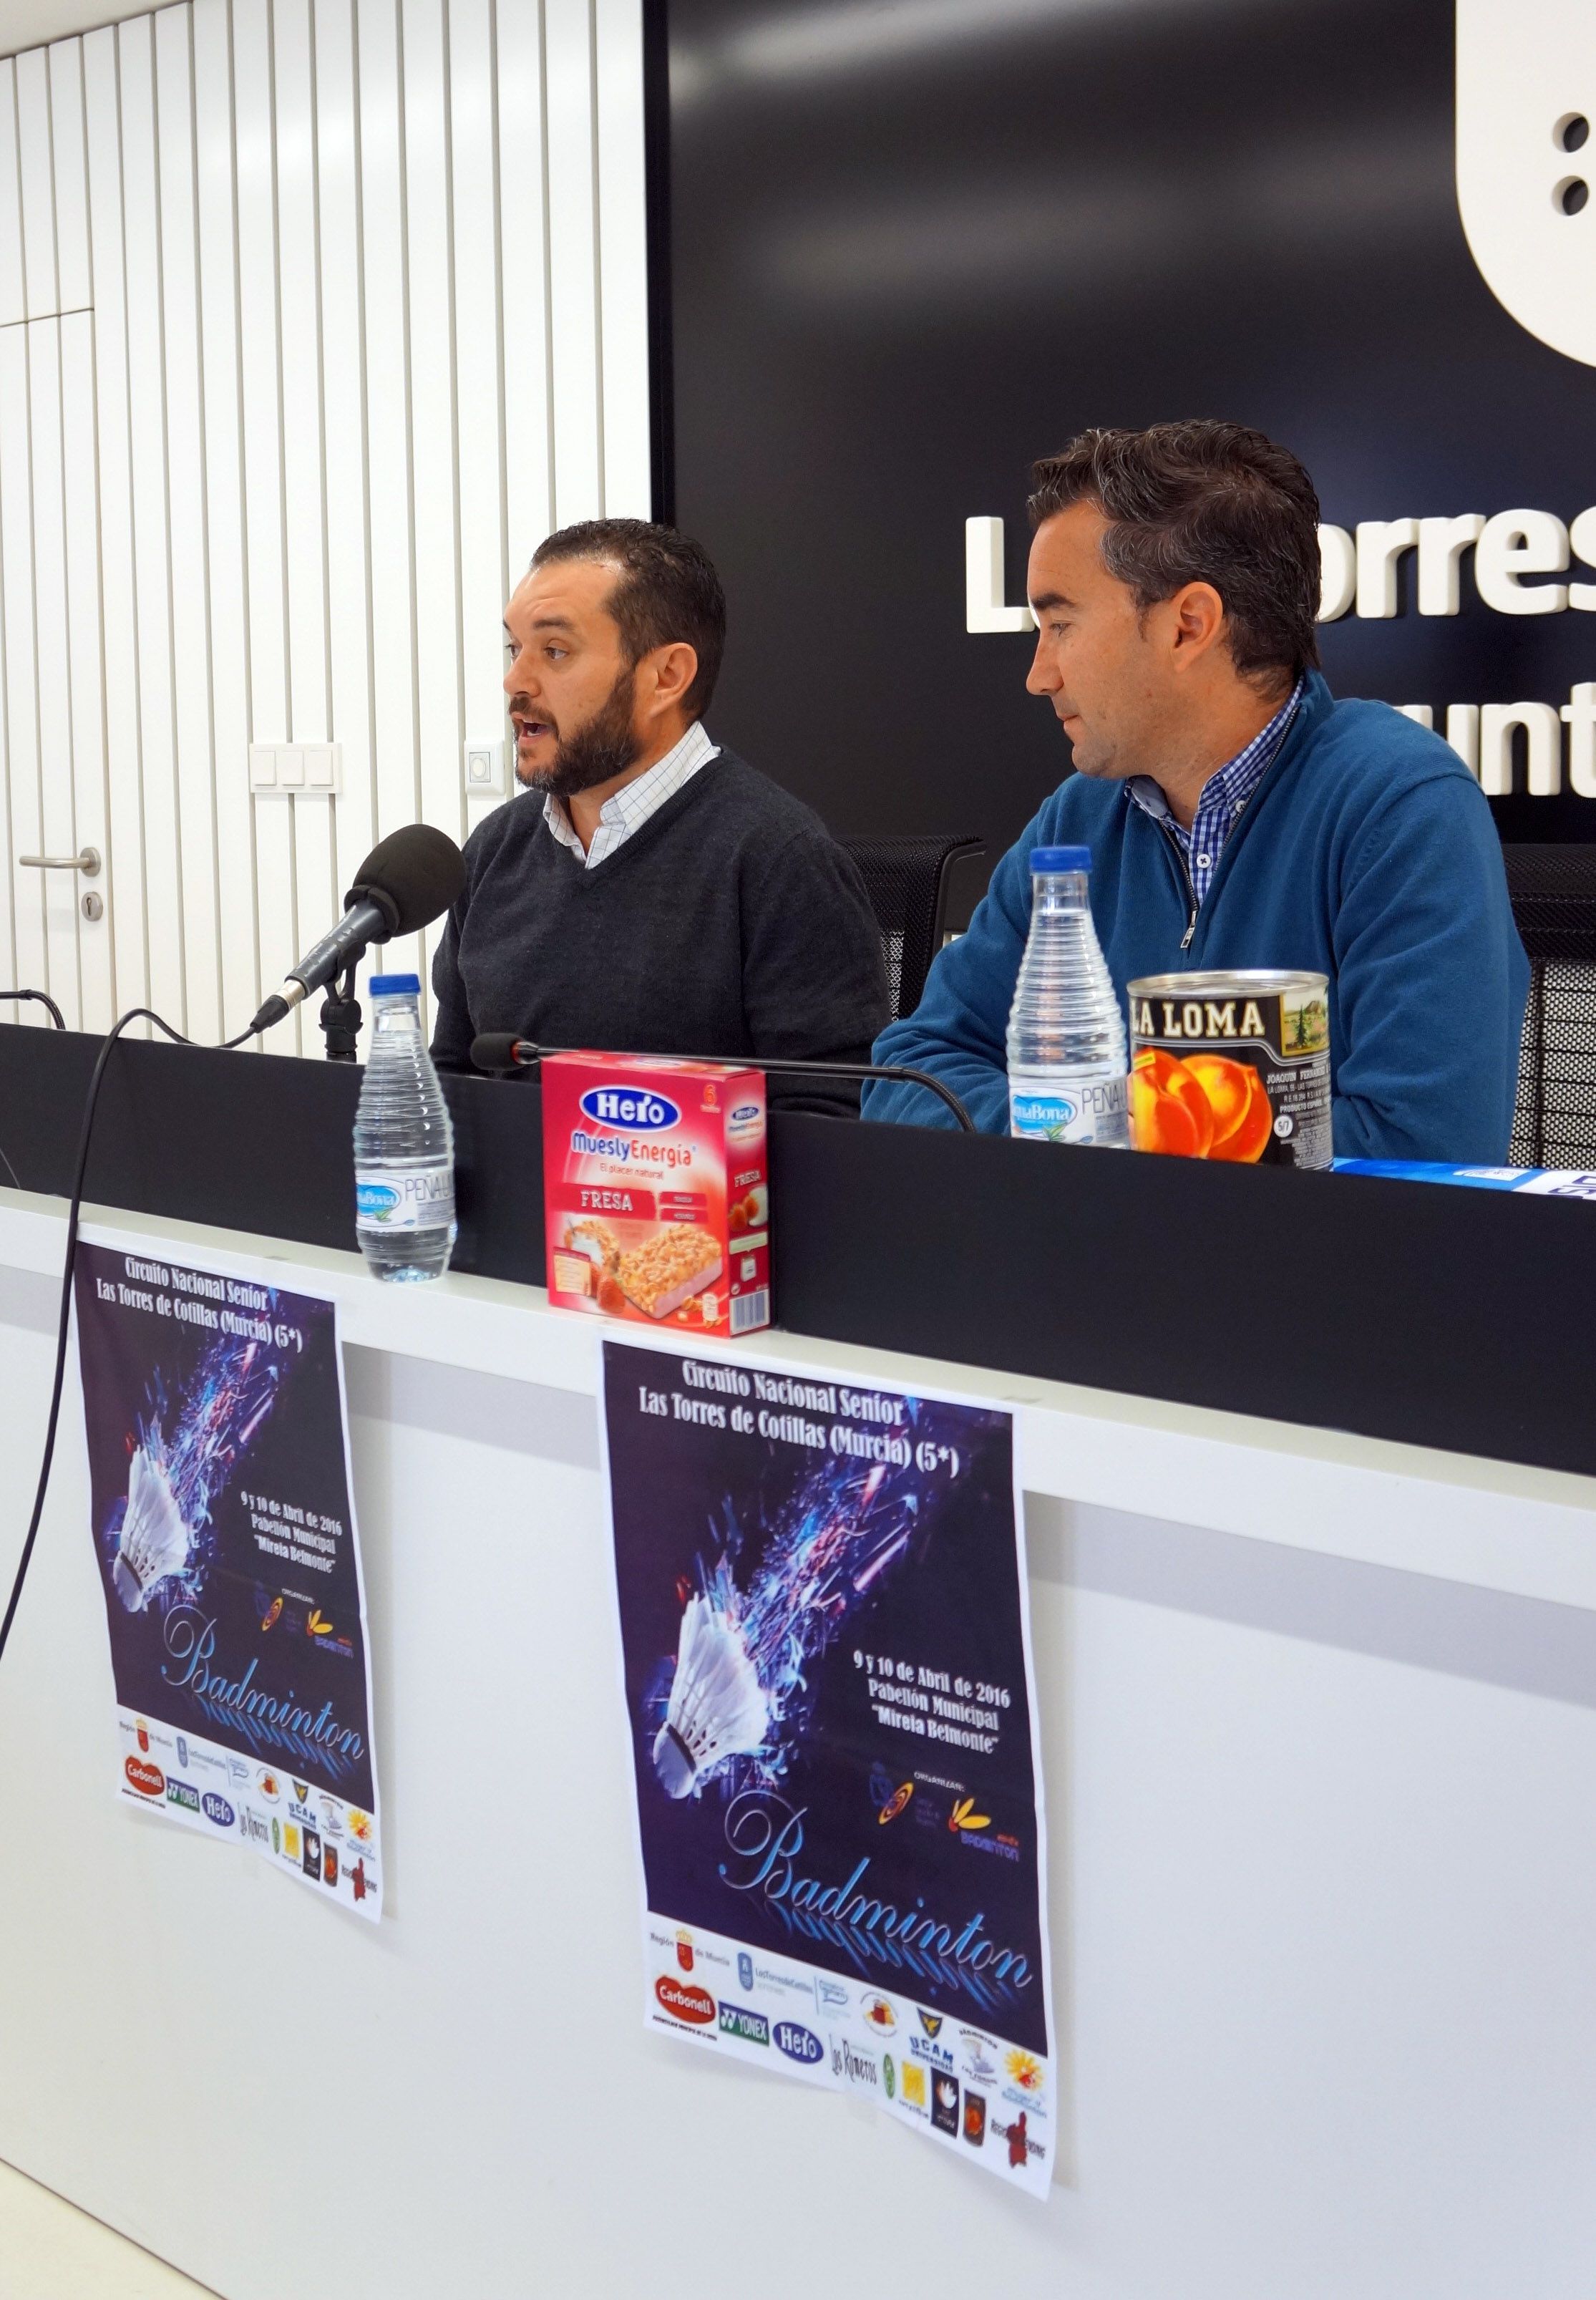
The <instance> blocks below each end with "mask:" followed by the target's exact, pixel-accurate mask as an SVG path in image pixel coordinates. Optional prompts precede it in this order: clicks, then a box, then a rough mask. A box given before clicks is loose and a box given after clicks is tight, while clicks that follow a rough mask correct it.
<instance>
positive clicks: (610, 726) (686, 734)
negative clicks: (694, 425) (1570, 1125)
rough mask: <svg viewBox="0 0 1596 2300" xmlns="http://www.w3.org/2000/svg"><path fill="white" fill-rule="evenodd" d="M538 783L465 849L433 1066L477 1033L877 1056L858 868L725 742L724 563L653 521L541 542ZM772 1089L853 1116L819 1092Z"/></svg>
mask: <svg viewBox="0 0 1596 2300" xmlns="http://www.w3.org/2000/svg"><path fill="white" fill-rule="evenodd" d="M504 629H505V634H506V644H507V648H508V652H509V655H510V668H509V671H508V672H507V673H506V676H505V679H504V687H505V691H506V693H507V694H508V696H509V697H510V717H511V724H512V725H513V727H514V729H515V749H516V768H515V771H516V776H517V779H518V780H519V781H520V783H522V784H523V785H524V786H525V787H524V789H523V790H522V791H521V792H520V794H519V795H518V796H516V797H515V798H513V799H511V801H510V802H509V803H508V804H506V805H504V806H502V807H499V808H497V809H495V812H493V813H492V814H490V815H489V816H488V817H487V819H486V821H484V822H482V823H480V824H478V828H477V829H476V830H474V831H473V832H472V834H471V836H470V838H469V839H468V840H467V841H466V847H465V862H466V883H465V891H464V892H463V894H462V895H461V897H460V900H459V901H458V902H457V903H456V904H455V905H454V907H453V910H452V911H451V912H450V914H449V923H448V927H447V929H446V930H445V937H444V940H443V942H442V944H441V946H439V949H438V952H437V955H436V959H435V960H434V962H433V969H432V987H433V990H434V993H435V994H436V1001H437V1023H436V1031H435V1033H434V1037H433V1042H432V1052H433V1055H434V1058H435V1060H436V1062H438V1063H440V1064H441V1065H443V1066H445V1067H447V1068H450V1069H453V1070H468V1069H469V1068H470V1046H471V1040H472V1038H474V1037H476V1036H477V1035H478V1032H481V1031H486V1030H495V1031H497V1030H511V1031H514V1032H516V1033H518V1034H519V1035H520V1036H521V1037H523V1038H532V1039H535V1040H536V1041H537V1042H538V1043H539V1044H541V1045H544V1046H594V1047H599V1048H603V1049H604V1050H606V1051H612V1052H616V1053H622V1052H624V1053H628V1054H709V1055H714V1056H723V1057H726V1058H728V1059H731V1060H737V1061H748V1062H752V1063H758V1062H759V1060H760V1059H761V1056H780V1055H786V1056H787V1057H788V1058H789V1059H791V1058H794V1057H795V1058H797V1059H800V1060H802V1061H805V1062H814V1063H824V1062H844V1063H863V1062H868V1061H869V1050H870V1044H871V1041H872V1039H873V1038H875V1036H876V1033H877V1031H878V1030H879V1029H881V1028H882V1027H883V1025H884V1024H885V1021H886V1015H887V999H886V987H885V975H884V971H883V967H882V960H881V941H880V936H879V933H878V931H877V926H876V921H875V918H874V915H873V914H872V912H871V910H870V906H869V900H868V898H867V896H866V895H865V891H864V887H863V885H862V883H861V881H860V876H859V873H858V871H856V870H855V869H854V867H853V865H852V862H850V861H849V859H848V857H847V855H845V854H844V853H843V851H842V849H841V848H840V847H839V846H837V845H836V843H835V840H834V839H832V838H831V837H830V836H829V835H828V834H827V830H826V828H825V825H824V824H823V823H822V822H821V821H820V820H819V816H818V815H815V814H813V813H811V812H810V809H809V808H808V807H806V806H804V805H803V804H802V803H801V802H800V801H799V800H797V799H795V798H793V797H791V796H789V795H788V794H787V793H786V791H784V790H782V789H780V788H778V787H777V785H776V784H775V783H772V782H770V781H769V780H768V779H767V778H766V777H765V776H763V775H761V774H758V773H756V772H755V771H754V770H753V768H752V767H750V766H748V765H746V764H745V763H744V761H743V760H741V759H739V758H738V757H737V756H736V754H735V753H734V752H731V751H727V750H725V749H723V748H721V747H719V746H718V745H716V744H715V743H714V742H713V741H711V737H710V736H709V735H708V733H707V732H706V731H705V729H704V725H703V713H704V712H705V710H706V709H707V708H708V706H709V701H710V697H711V694H712V693H713V691H714V686H715V677H716V673H717V672H718V671H719V667H720V656H721V651H722V646H723V644H724V640H725V635H726V603H725V599H724V597H723V596H722V593H721V588H720V582H719V577H718V576H717V575H716V572H715V570H714V567H713V565H712V564H711V561H710V559H709V557H708V554H706V553H705V552H704V551H703V550H702V549H701V547H700V546H698V545H697V544H696V543H694V542H693V541H691V540H690V539H689V537H686V536H684V535H679V534H677V531H676V530H675V529H672V528H669V527H658V526H653V525H651V524H650V523H649V522H648V521H644V520H633V519H610V520H589V521H585V522H584V523H583V524H581V525H580V526H578V527H568V528H563V529H561V530H560V532H559V533H558V534H556V535H551V536H550V537H548V539H547V541H546V542H544V543H543V544H541V545H540V546H538V550H537V553H536V556H535V558H534V559H533V562H532V565H531V568H530V571H528V575H527V578H526V580H525V581H524V582H523V583H522V584H521V586H520V589H519V590H518V591H517V592H516V594H515V596H514V597H513V598H512V599H511V602H510V604H509V606H508V607H507V608H506V610H505V612H504ZM771 1099H772V1101H773V1102H778V1103H781V1104H785V1105H786V1107H788V1108H792V1107H794V1105H796V1106H799V1107H802V1108H807V1109H811V1110H819V1111H827V1112H831V1111H835V1112H856V1111H857V1109H858V1107H859V1096H858V1089H857V1088H852V1087H850V1086H847V1085H846V1084H844V1083H843V1082H840V1081H839V1082H837V1083H835V1084H828V1083H827V1081H824V1080H820V1079H816V1080H813V1081H805V1082H804V1083H803V1084H802V1086H801V1087H794V1084H793V1082H791V1081H789V1082H788V1083H787V1084H786V1087H783V1086H782V1084H781V1082H780V1081H778V1080H776V1079H773V1080H772V1082H771Z"/></svg>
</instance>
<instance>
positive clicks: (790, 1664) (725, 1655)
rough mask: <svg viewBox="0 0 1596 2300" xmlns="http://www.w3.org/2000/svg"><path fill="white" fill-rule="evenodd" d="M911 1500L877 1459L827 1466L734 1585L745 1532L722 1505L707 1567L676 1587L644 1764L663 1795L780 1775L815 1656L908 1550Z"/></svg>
mask: <svg viewBox="0 0 1596 2300" xmlns="http://www.w3.org/2000/svg"><path fill="white" fill-rule="evenodd" d="M918 1520H919V1500H918V1497H917V1496H916V1495H915V1493H914V1492H913V1491H912V1490H908V1491H905V1490H901V1489H900V1487H899V1484H898V1482H897V1481H895V1480H889V1473H888V1471H886V1470H885V1468H883V1467H882V1466H881V1465H880V1464H878V1463H877V1464H876V1465H875V1466H873V1467H871V1468H870V1469H869V1470H861V1469H860V1468H859V1467H858V1466H857V1465H856V1464H853V1463H838V1462H828V1463H827V1464H826V1465H825V1466H824V1468H822V1469H819V1470H817V1471H815V1472H814V1474H813V1475H812V1476H811V1477H810V1478H809V1479H807V1480H806V1482H805V1484H804V1485H803V1487H802V1490H801V1491H800V1492H799V1493H798V1494H797V1496H795V1497H794V1500H793V1502H792V1503H791V1504H789V1505H788V1506H787V1507H786V1509H785V1510H783V1512H782V1513H781V1514H780V1515H779V1516H778V1517H777V1521H776V1522H775V1524H774V1525H773V1526H771V1527H770V1528H769V1531H768V1533H767V1536H766V1538H765V1541H764V1545H763V1554H762V1556H761V1560H760V1562H759V1563H758V1564H757V1565H756V1567H755V1568H754V1571H753V1573H752V1578H751V1579H750V1580H749V1583H748V1587H747V1588H746V1590H743V1589H739V1588H738V1586H737V1582H736V1574H735V1571H734V1560H735V1559H736V1557H737V1555H738V1554H739V1553H740V1552H741V1551H742V1549H743V1548H744V1546H745V1539H744V1533H743V1530H742V1529H741V1528H740V1527H739V1525H738V1524H737V1523H736V1518H735V1515H734V1513H732V1511H731V1509H730V1505H729V1504H728V1505H727V1518H726V1524H725V1529H724V1532H723V1536H722V1541H723V1546H722V1548H721V1553H720V1555H719V1558H718V1560H717V1561H716V1563H715V1565H714V1566H713V1568H712V1569H710V1570H706V1569H705V1567H704V1566H703V1564H702V1560H701V1561H700V1563H699V1577H700V1582H701V1586H700V1588H697V1589H696V1590H694V1589H692V1588H691V1587H690V1585H689V1584H687V1583H686V1581H684V1582H683V1583H682V1584H681V1585H680V1592H681V1596H682V1598H683V1601H684V1607H685V1610H684V1612H683V1614H682V1627H681V1636H680V1638H679V1640H678V1643H677V1657H676V1665H675V1669H674V1671H672V1673H671V1676H670V1679H669V1692H668V1694H666V1695H664V1696H663V1705H664V1717H663V1721H662V1723H661V1725H660V1727H659V1729H658V1731H657V1733H656V1734H655V1737H654V1742H653V1762H654V1771H655V1772H656V1773H657V1774H658V1776H659V1779H660V1781H661V1785H662V1787H663V1788H665V1790H666V1791H667V1793H668V1794H669V1796H673V1797H685V1796H697V1795H698V1794H699V1793H700V1791H701V1790H702V1788H704V1787H705V1785H706V1784H707V1783H709V1782H711V1781H716V1782H718V1783H719V1784H721V1785H722V1786H724V1787H726V1788H735V1787H736V1786H737V1785H738V1783H740V1782H741V1781H742V1780H743V1779H753V1780H757V1781H761V1782H763V1783H767V1784H769V1783H771V1782H774V1781H776V1780H778V1779H780V1778H781V1776H782V1775H783V1774H784V1773H785V1772H786V1769H787V1759H788V1752H789V1748H790V1745H791V1742H792V1739H793V1737H794V1732H795V1731H796V1730H797V1729H798V1728H799V1727H800V1726H801V1725H802V1719H803V1716H804V1714H805V1712H806V1707H807V1696H808V1695H809V1691H810V1678H811V1675H812V1671H813V1667H814V1664H815V1663H816V1662H817V1661H818V1660H819V1657H820V1655H821V1654H823V1653H824V1652H825V1651H826V1649H827V1646H829V1645H830V1644H831V1643H832V1642H833V1640H834V1639H835V1637H836V1636H837V1634H838V1632H839V1631H840V1630H841V1629H842V1626H843V1624H844V1621H846V1619H847V1618H848V1615H849V1614H850V1613H852V1611H853V1610H854V1608H855V1607H856V1606H857V1605H858V1604H860V1602H861V1601H862V1600H863V1599H864V1598H865V1597H866V1596H869V1595H872V1594H873V1593H874V1590H875V1587H876V1584H877V1582H878V1581H879V1580H880V1578H881V1576H882V1575H883V1574H884V1573H885V1572H886V1571H887V1570H888V1569H889V1568H890V1567H891V1566H893V1565H894V1564H896V1563H898V1561H899V1560H900V1559H901V1558H902V1557H903V1556H904V1555H906V1554H907V1552H908V1549H909V1546H910V1541H911V1539H912V1538H913V1535H914V1532H915V1529H916V1525H917V1523H918ZM660 1700H661V1696H658V1695H656V1697H655V1701H654V1704H653V1715H654V1716H656V1717H657V1716H658V1715H659V1714H660ZM734 1777H735V1778H734Z"/></svg>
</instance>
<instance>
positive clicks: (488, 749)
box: [465, 740, 504, 795]
mask: <svg viewBox="0 0 1596 2300" xmlns="http://www.w3.org/2000/svg"><path fill="white" fill-rule="evenodd" d="M465 787H466V788H467V790H468V791H478V792H481V791H486V792H487V793H489V794H490V795H494V794H497V793H499V792H502V791H503V787H504V745H503V741H502V740H501V741H499V742H497V743H468V744H467V745H466V746H465Z"/></svg>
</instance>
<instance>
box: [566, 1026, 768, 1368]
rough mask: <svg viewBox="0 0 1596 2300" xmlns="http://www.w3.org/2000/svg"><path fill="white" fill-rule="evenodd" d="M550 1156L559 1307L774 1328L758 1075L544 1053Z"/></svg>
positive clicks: (719, 1328) (717, 1330) (650, 1060)
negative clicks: (771, 1321) (771, 1308)
mask: <svg viewBox="0 0 1596 2300" xmlns="http://www.w3.org/2000/svg"><path fill="white" fill-rule="evenodd" d="M543 1159H544V1221H545V1226H546V1227H545V1236H546V1246H547V1260H548V1288H549V1300H550V1302H551V1303H552V1304H553V1305H554V1306H555V1307H556V1308H557V1309H561V1310H584V1311H587V1312H589V1313H593V1314H595V1315H603V1316H608V1317H612V1318H627V1319H630V1320H631V1321H633V1323H634V1324H637V1325H645V1326H656V1327H657V1326H662V1325H669V1326H672V1327H675V1328H677V1329H686V1330H687V1331H688V1332H690V1333H694V1334H752V1333H757V1332H758V1331H759V1329H761V1327H763V1326H768V1325H769V1322H770V1191H769V1179H768V1173H767V1168H766V1147H765V1078H764V1073H763V1071H744V1070H734V1069H732V1068H729V1067H722V1066H721V1065H720V1064H719V1063H690V1062H673V1061H670V1060H669V1059H668V1058H667V1057H666V1056H664V1055H637V1054H547V1055H545V1056H544V1063H543Z"/></svg>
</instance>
